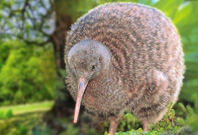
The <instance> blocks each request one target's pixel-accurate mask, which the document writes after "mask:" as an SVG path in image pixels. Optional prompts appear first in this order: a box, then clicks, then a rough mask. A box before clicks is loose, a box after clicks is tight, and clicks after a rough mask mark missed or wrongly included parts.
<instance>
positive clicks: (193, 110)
mask: <svg viewBox="0 0 198 135" xmlns="http://www.w3.org/2000/svg"><path fill="white" fill-rule="evenodd" d="M106 2H117V0H1V1H0V135H76V134H81V135H83V134H84V135H87V134H96V131H97V134H99V133H100V134H107V132H105V131H106V130H107V129H108V124H107V123H106V122H102V123H98V122H93V121H91V120H90V119H89V118H88V117H87V116H86V114H82V113H81V114H82V115H81V118H80V119H79V120H80V121H79V123H78V125H73V124H72V116H73V109H74V102H73V100H72V99H71V96H70V95H69V93H68V92H67V90H66V87H65V85H64V78H65V76H66V73H65V70H64V68H65V65H64V60H63V58H64V46H65V36H66V31H68V30H69V29H70V26H71V24H72V23H74V22H75V21H76V19H77V18H79V17H80V16H82V15H83V14H85V13H87V12H88V11H89V10H90V9H92V8H94V7H96V6H98V5H101V4H104V3H106ZM120 2H134V3H140V4H145V5H149V6H152V7H155V8H158V9H160V10H162V11H163V12H164V13H165V14H166V16H168V17H169V18H171V20H172V21H173V23H174V24H175V25H176V27H177V28H178V31H179V34H180V35H181V38H182V43H183V50H184V53H185V64H186V73H185V79H184V85H183V87H182V90H181V94H180V98H179V101H178V103H177V104H176V105H175V106H174V108H173V109H172V105H170V106H169V111H168V113H167V114H166V115H165V116H164V118H163V120H162V121H160V122H159V123H157V124H155V125H151V127H150V130H151V131H150V132H149V133H147V134H161V133H165V134H173V133H181V134H198V124H197V123H198V0H120ZM93 123H94V124H93ZM93 125H94V126H93ZM90 127H92V128H91V129H90ZM141 127H142V124H141V122H139V121H137V119H136V118H135V117H134V116H133V115H131V114H130V113H126V114H125V115H124V117H123V120H122V121H121V122H120V124H119V127H118V128H119V129H118V133H117V134H119V135H125V134H131V132H134V133H139V134H143V131H142V129H141ZM94 129H96V131H95V130H94ZM132 129H133V130H132Z"/></svg>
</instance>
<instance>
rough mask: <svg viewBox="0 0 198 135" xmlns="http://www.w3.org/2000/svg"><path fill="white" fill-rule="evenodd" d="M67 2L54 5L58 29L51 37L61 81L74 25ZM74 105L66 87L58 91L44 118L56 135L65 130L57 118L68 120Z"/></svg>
mask: <svg viewBox="0 0 198 135" xmlns="http://www.w3.org/2000/svg"><path fill="white" fill-rule="evenodd" d="M67 2H68V1H66V0H55V1H54V3H53V8H54V9H53V10H54V11H55V14H56V28H55V31H54V33H53V34H52V35H51V37H50V38H51V41H52V43H53V46H54V51H55V57H56V62H57V74H58V79H59V80H60V79H61V80H62V81H64V78H65V76H63V75H62V74H61V72H60V70H65V63H64V48H65V37H66V34H67V31H68V30H69V29H70V26H71V24H72V23H73V22H72V16H71V15H69V14H68V13H67V12H65V11H64V10H65V8H67V7H68V5H67ZM74 105H75V103H74V101H73V99H72V98H71V96H70V95H69V93H68V92H67V90H66V87H64V88H60V89H58V90H57V95H56V99H55V104H54V106H53V107H52V109H51V110H50V111H49V112H47V113H46V114H45V115H44V117H43V119H44V121H45V122H47V124H48V126H50V128H51V129H52V130H55V131H56V134H59V133H60V132H61V131H63V130H64V127H63V126H62V125H61V124H60V123H58V122H57V121H56V118H67V117H68V116H71V115H73V109H74Z"/></svg>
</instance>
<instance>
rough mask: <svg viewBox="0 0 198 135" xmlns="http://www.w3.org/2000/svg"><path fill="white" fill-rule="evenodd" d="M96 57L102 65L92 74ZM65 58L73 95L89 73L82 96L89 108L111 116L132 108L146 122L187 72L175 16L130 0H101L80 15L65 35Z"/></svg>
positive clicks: (159, 114) (168, 99)
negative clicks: (120, 0) (111, 0)
mask: <svg viewBox="0 0 198 135" xmlns="http://www.w3.org/2000/svg"><path fill="white" fill-rule="evenodd" d="M72 47H73V48H72ZM95 59H97V60H95ZM94 60H95V61H97V62H95V63H96V64H97V65H99V67H97V66H96V67H97V68H98V70H97V69H96V71H93V72H94V73H93V74H91V73H90V74H89V71H90V72H91V70H89V67H90V66H91V64H92V63H94ZM90 61H91V62H90ZM92 61H93V62H92ZM65 62H66V69H67V78H66V83H67V84H68V86H69V92H70V93H71V95H72V97H73V98H74V100H76V97H77V92H78V79H79V77H82V76H86V75H82V74H84V73H85V72H86V73H87V74H89V75H90V76H89V75H87V76H89V77H87V81H88V84H87V87H86V90H85V92H84V97H83V99H82V104H83V105H84V106H85V109H86V110H87V112H88V113H90V114H92V115H95V116H98V117H101V118H109V117H118V116H121V114H122V113H123V112H124V111H126V110H129V111H131V112H132V113H133V114H135V115H136V116H137V117H138V118H139V119H140V120H142V121H144V122H146V123H155V122H157V121H159V120H160V119H161V118H162V116H163V115H164V113H165V112H166V107H167V105H168V104H169V103H170V102H172V101H173V102H176V100H177V97H178V94H179V92H180V87H181V86H182V79H183V73H184V59H183V51H182V46H181V41H180V37H179V35H178V33H177V30H176V28H175V27H174V25H173V24H172V22H171V21H170V20H169V19H168V18H166V17H165V16H164V14H163V13H162V12H160V11H159V10H157V9H154V8H151V7H148V6H144V5H140V4H132V3H112V4H106V5H102V6H99V7H96V8H94V9H92V10H91V11H89V12H88V13H87V14H85V15H84V16H83V17H81V18H80V19H78V20H77V22H76V23H75V24H74V25H73V26H72V27H71V31H70V32H69V33H68V36H67V39H66V47H65ZM90 63H91V64H90Z"/></svg>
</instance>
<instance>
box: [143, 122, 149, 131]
mask: <svg viewBox="0 0 198 135" xmlns="http://www.w3.org/2000/svg"><path fill="white" fill-rule="evenodd" d="M143 129H144V131H145V132H147V131H149V123H148V122H147V121H144V122H143Z"/></svg>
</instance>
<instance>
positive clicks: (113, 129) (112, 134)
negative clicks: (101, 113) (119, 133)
mask: <svg viewBox="0 0 198 135" xmlns="http://www.w3.org/2000/svg"><path fill="white" fill-rule="evenodd" d="M120 119H121V117H116V116H111V117H109V123H110V128H109V135H115V132H116V129H117V126H118V122H119V120H120Z"/></svg>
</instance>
